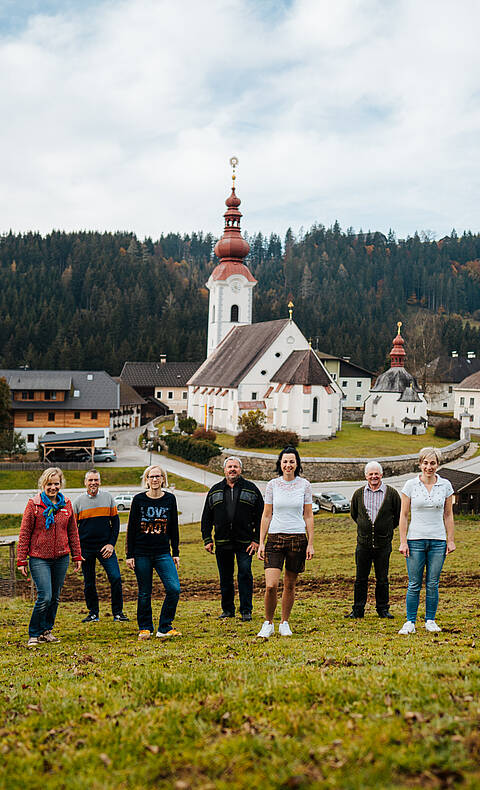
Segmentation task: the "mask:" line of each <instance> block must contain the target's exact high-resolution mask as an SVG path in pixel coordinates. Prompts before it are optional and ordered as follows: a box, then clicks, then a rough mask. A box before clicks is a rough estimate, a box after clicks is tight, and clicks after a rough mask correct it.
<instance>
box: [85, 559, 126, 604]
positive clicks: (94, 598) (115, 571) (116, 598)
mask: <svg viewBox="0 0 480 790" xmlns="http://www.w3.org/2000/svg"><path fill="white" fill-rule="evenodd" d="M82 556H83V557H84V558H85V560H84V562H82V573H83V590H84V593H85V603H86V604H87V608H88V611H89V612H90V614H96V615H97V616H98V611H99V606H98V593H97V586H96V584H95V566H96V562H97V560H98V561H99V562H100V564H101V565H103V567H104V569H105V572H106V574H107V577H108V581H109V582H110V590H111V598H112V614H113V616H115V615H116V614H121V613H122V611H123V595H122V578H121V576H120V568H119V566H118V560H117V555H116V554H115V551H114V552H113V554H112V556H111V557H108V559H105V557H102V555H101V554H100V549H98V550H96V551H92V550H89V549H82Z"/></svg>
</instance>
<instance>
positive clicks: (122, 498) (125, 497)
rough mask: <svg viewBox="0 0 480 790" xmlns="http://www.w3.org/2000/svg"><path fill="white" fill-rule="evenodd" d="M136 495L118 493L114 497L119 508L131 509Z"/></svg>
mask: <svg viewBox="0 0 480 790" xmlns="http://www.w3.org/2000/svg"><path fill="white" fill-rule="evenodd" d="M134 496H135V494H117V496H115V497H113V501H114V502H115V504H116V506H117V510H130V508H131V506H132V499H133V497H134Z"/></svg>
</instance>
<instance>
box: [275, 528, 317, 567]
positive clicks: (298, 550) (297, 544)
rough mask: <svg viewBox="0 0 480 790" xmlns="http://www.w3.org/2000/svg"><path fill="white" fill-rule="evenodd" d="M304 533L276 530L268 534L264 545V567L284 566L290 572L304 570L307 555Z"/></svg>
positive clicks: (306, 542)
mask: <svg viewBox="0 0 480 790" xmlns="http://www.w3.org/2000/svg"><path fill="white" fill-rule="evenodd" d="M307 544H308V541H307V536H306V535H286V534H285V533H283V532H276V533H274V534H273V535H268V537H267V543H266V545H265V568H279V570H283V563H284V562H285V568H286V570H287V571H291V572H292V573H302V571H304V570H305V558H306V556H307Z"/></svg>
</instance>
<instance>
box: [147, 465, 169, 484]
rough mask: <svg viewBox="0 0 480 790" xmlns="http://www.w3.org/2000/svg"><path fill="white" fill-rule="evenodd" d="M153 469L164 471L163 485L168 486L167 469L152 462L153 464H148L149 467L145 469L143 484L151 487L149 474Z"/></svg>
mask: <svg viewBox="0 0 480 790" xmlns="http://www.w3.org/2000/svg"><path fill="white" fill-rule="evenodd" d="M152 469H160V472H161V473H162V478H163V482H162V486H167V485H168V479H167V473H166V471H165V469H164V468H163V467H162V466H160V465H159V464H152V465H151V466H147V468H146V469H145V471H144V473H143V475H142V486H143V487H144V488H150V483H149V482H148V476H149V474H150V472H151V471H152Z"/></svg>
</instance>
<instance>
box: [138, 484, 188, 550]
mask: <svg viewBox="0 0 480 790" xmlns="http://www.w3.org/2000/svg"><path fill="white" fill-rule="evenodd" d="M178 542H179V535H178V513H177V500H176V499H175V497H174V496H173V494H170V493H169V492H168V491H165V492H164V494H163V496H162V497H158V498H155V499H154V498H153V497H149V496H148V495H147V494H146V493H145V492H143V491H142V493H141V494H137V495H136V496H134V497H133V499H132V506H131V508H130V515H129V518H128V527H127V559H130V558H131V557H135V555H139V556H141V557H145V556H148V557H149V556H152V555H154V554H170V546H171V547H172V554H173V556H174V557H178Z"/></svg>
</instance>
